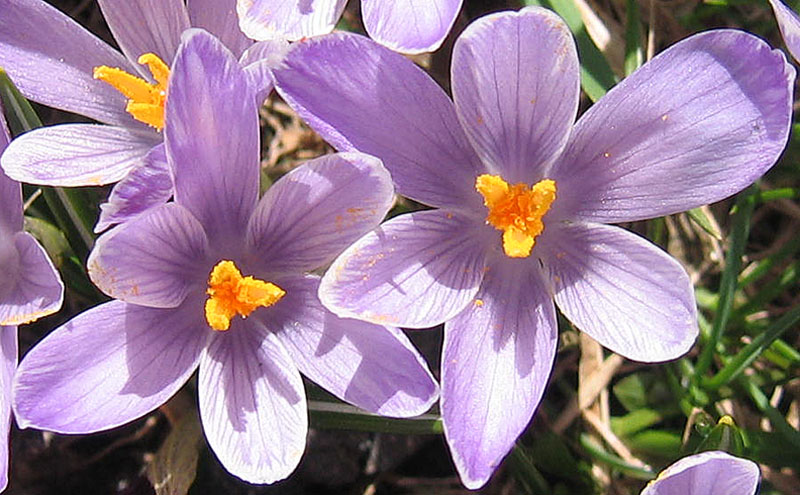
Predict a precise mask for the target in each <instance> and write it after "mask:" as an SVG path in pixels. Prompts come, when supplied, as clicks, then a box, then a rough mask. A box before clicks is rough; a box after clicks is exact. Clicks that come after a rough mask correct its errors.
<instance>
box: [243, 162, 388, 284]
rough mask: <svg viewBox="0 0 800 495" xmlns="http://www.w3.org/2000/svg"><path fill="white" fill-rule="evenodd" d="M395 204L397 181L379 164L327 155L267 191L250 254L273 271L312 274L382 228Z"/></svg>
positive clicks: (249, 239)
mask: <svg viewBox="0 0 800 495" xmlns="http://www.w3.org/2000/svg"><path fill="white" fill-rule="evenodd" d="M393 202H394V188H393V187H392V179H391V177H390V176H389V172H387V171H386V169H385V168H384V167H383V165H381V162H380V160H378V159H377V158H375V157H372V156H370V155H365V154H362V153H338V154H333V155H326V156H323V157H320V158H317V159H315V160H312V161H309V162H306V163H305V164H304V165H302V166H300V167H298V168H296V169H294V170H292V171H291V172H289V173H288V174H286V175H285V176H284V177H282V178H281V179H280V180H278V181H277V182H276V183H275V184H274V185H273V186H272V187H270V188H269V189H268V190H267V192H266V194H264V197H263V198H262V200H261V202H260V203H259V205H258V207H257V208H256V211H255V213H254V214H253V217H252V219H251V221H250V225H249V228H248V235H247V242H248V246H249V247H248V249H249V251H250V253H252V254H253V255H254V256H257V257H258V260H257V262H258V263H259V264H261V265H262V266H264V267H268V268H269V270H273V271H274V270H278V271H288V272H292V271H294V272H302V271H309V270H313V269H315V268H319V267H320V266H323V265H325V264H328V263H330V262H331V261H332V260H333V258H335V257H336V256H337V255H338V254H339V253H341V252H342V251H343V250H344V249H345V248H346V247H348V246H349V245H350V244H352V243H353V242H355V241H356V240H357V239H358V238H359V237H361V236H362V235H364V234H366V233H367V232H369V231H370V230H372V229H374V228H375V227H377V226H378V224H379V223H380V221H381V220H383V217H384V216H385V215H386V213H387V212H388V211H389V208H391V206H392V203H393Z"/></svg>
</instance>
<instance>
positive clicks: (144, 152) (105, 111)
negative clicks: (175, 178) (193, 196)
mask: <svg viewBox="0 0 800 495" xmlns="http://www.w3.org/2000/svg"><path fill="white" fill-rule="evenodd" d="M98 1H99V4H100V8H101V9H102V11H103V15H104V16H105V19H106V22H107V23H108V25H109V28H110V29H111V32H112V34H113V35H114V38H115V39H116V41H117V43H118V44H119V46H120V48H121V50H122V53H120V52H119V51H117V50H115V49H114V48H112V47H111V46H110V45H108V44H107V43H105V42H103V41H102V40H100V39H99V38H97V37H96V36H94V35H93V34H91V33H90V32H89V31H87V30H86V29H84V28H83V27H81V26H80V25H79V24H77V23H76V22H75V21H73V20H72V19H70V18H69V17H68V16H66V15H65V14H63V13H62V12H60V11H59V10H57V9H56V8H54V7H52V6H51V5H49V4H47V3H46V2H44V1H43V0H4V1H3V4H2V14H1V15H0V67H2V68H3V69H4V70H6V71H7V72H8V73H9V75H10V76H11V79H12V80H13V81H14V83H15V84H16V85H17V86H18V87H19V89H20V90H21V91H22V93H23V94H24V95H25V96H26V97H28V98H30V99H32V100H34V101H37V102H39V103H42V104H45V105H49V106H52V107H55V108H59V109H61V110H66V111H69V112H73V113H77V114H80V115H85V116H87V117H89V118H92V119H94V120H97V121H98V122H101V123H102V124H61V125H55V126H51V127H45V128H42V129H36V130H34V131H32V132H29V133H26V134H24V135H22V136H21V137H19V138H17V139H16V140H14V142H13V143H12V144H11V146H10V147H9V150H8V153H6V155H5V156H4V158H3V160H2V166H3V168H4V169H5V171H6V173H7V174H8V175H9V176H11V177H12V178H14V179H16V180H19V181H21V182H28V183H31V184H44V185H50V186H86V185H101V184H108V183H112V182H117V181H119V180H121V179H125V180H124V181H123V183H122V184H121V185H120V187H119V188H118V189H117V190H115V191H114V192H113V193H112V195H111V200H110V203H109V204H108V205H106V206H105V207H104V209H103V213H102V215H101V218H100V222H99V223H98V226H97V230H98V231H100V230H103V229H105V228H107V227H108V226H109V225H111V224H113V223H117V222H120V221H124V220H126V219H128V218H132V217H133V216H135V215H136V214H139V213H141V212H142V211H144V210H145V209H147V208H149V207H150V206H153V205H155V204H162V203H163V202H164V201H166V200H167V199H168V198H169V196H170V194H171V187H170V185H171V184H170V183H169V180H168V179H169V178H168V176H167V167H166V163H165V162H164V160H163V158H164V152H163V149H162V148H163V144H162V142H163V136H162V133H161V132H160V128H161V127H163V104H164V101H165V99H166V96H167V93H168V91H167V90H168V77H169V65H170V64H171V63H172V60H173V58H174V56H175V50H176V48H177V47H178V43H179V42H180V36H181V33H182V32H183V31H184V30H185V29H187V28H189V27H190V26H195V27H202V28H204V29H207V30H208V31H210V32H211V33H213V34H214V35H215V36H217V37H218V38H220V40H222V42H223V43H224V44H225V45H226V46H227V47H228V48H229V49H230V50H231V51H233V52H234V54H235V55H236V56H237V57H239V56H240V57H241V62H242V63H243V64H244V65H247V68H248V74H249V76H250V77H251V78H252V81H253V84H254V85H256V86H257V87H258V88H259V89H260V90H261V92H260V95H262V96H263V94H264V93H263V92H268V91H269V90H270V89H271V86H272V84H271V81H270V78H269V76H268V73H267V71H265V70H262V69H263V62H262V60H263V59H264V58H265V57H267V56H268V55H270V54H272V53H274V52H278V51H280V46H277V45H275V44H258V45H256V46H253V42H252V41H251V40H249V39H247V38H246V37H245V36H244V34H242V32H241V31H240V30H239V27H238V22H237V17H236V12H235V0H188V4H186V3H184V0H159V1H157V2H153V1H150V0H98ZM32 33H42V35H41V36H34V35H33V34H32ZM103 124H105V125H103ZM129 174H130V176H129ZM126 176H127V177H126Z"/></svg>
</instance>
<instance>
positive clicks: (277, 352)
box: [14, 30, 438, 483]
mask: <svg viewBox="0 0 800 495" xmlns="http://www.w3.org/2000/svg"><path fill="white" fill-rule="evenodd" d="M184 38H185V41H184V43H183V44H182V45H181V47H179V48H178V54H177V56H176V60H175V63H174V64H173V72H172V76H171V77H172V80H171V82H170V96H169V98H168V100H167V103H166V121H165V124H166V125H165V128H164V141H165V149H166V158H167V162H168V163H169V167H170V170H171V175H172V177H173V178H174V185H175V194H174V198H175V200H174V201H173V202H169V203H167V204H165V205H161V206H158V207H155V208H153V209H151V210H150V211H148V212H145V213H143V214H142V215H140V216H138V217H137V218H135V219H133V220H130V221H128V222H126V223H124V224H122V225H120V226H117V227H116V228H114V229H113V230H111V231H110V232H108V233H106V234H104V235H102V236H101V237H100V238H98V240H97V243H96V246H95V249H94V250H93V251H92V253H91V255H90V257H89V261H88V265H89V274H90V276H91V278H92V280H93V281H94V282H95V283H96V284H97V285H98V286H99V287H100V288H101V289H102V290H103V291H104V292H106V293H107V294H108V295H109V296H111V297H113V298H115V300H113V301H111V302H108V303H104V304H101V305H99V306H97V307H95V308H92V309H90V310H88V311H86V312H84V313H82V314H80V315H78V316H77V317H75V318H74V319H72V320H71V321H69V322H67V323H66V324H65V325H63V326H61V327H60V328H57V329H56V330H54V331H53V332H52V333H51V334H50V335H48V336H47V337H46V338H45V339H44V340H43V341H42V342H40V343H39V344H38V345H37V346H36V347H34V348H33V349H32V350H31V351H30V352H29V353H28V354H27V355H26V356H25V358H24V359H23V361H22V363H21V364H20V367H19V371H18V372H17V376H16V380H15V385H14V406H15V412H16V415H17V421H18V422H19V424H20V425H21V426H22V427H36V428H40V429H45V430H52V431H56V432H63V433H89V432H95V431H100V430H106V429H109V428H113V427H115V426H118V425H121V424H124V423H127V422H129V421H131V420H133V419H135V418H138V417H140V416H142V415H144V414H147V413H148V412H150V411H152V410H153V409H155V408H156V407H158V406H159V405H161V404H163V403H164V402H165V401H166V400H167V399H169V398H170V397H171V396H172V395H173V394H174V393H175V392H176V391H177V390H178V389H179V388H180V387H181V386H182V385H183V384H184V383H185V382H186V380H188V379H189V377H190V376H191V375H192V374H193V373H194V371H195V370H196V369H198V368H199V379H198V385H197V388H198V393H199V403H200V418H201V420H202V423H203V428H204V431H205V435H206V438H207V439H208V442H209V444H210V446H211V449H212V450H213V451H214V453H215V454H216V455H217V457H218V458H219V459H220V461H221V462H222V464H223V465H224V466H225V467H226V469H228V471H230V472H231V473H232V474H234V475H236V476H238V477H240V478H242V479H244V480H246V481H249V482H253V483H272V482H274V481H277V480H280V479H283V478H285V477H286V476H288V475H289V473H291V472H292V470H293V469H294V467H295V466H296V465H297V463H298V462H299V460H300V457H301V456H302V454H303V451H304V449H305V441H306V433H307V429H308V420H307V406H306V396H305V390H304V388H303V382H302V380H301V378H300V373H303V374H304V375H305V376H307V377H308V378H309V379H311V380H312V381H314V382H316V383H317V384H319V385H320V386H321V387H323V388H325V389H327V390H328V391H330V392H331V393H333V394H334V395H336V396H337V397H340V398H341V399H342V400H345V401H347V402H350V403H352V404H354V405H356V406H359V407H361V408H363V409H366V410H368V411H371V412H375V413H379V414H383V415H388V416H414V415H418V414H421V413H423V412H425V411H426V410H427V409H428V408H429V407H430V406H431V404H432V403H433V402H435V400H436V398H437V396H438V387H437V385H436V382H435V381H434V380H433V378H432V376H431V374H430V372H429V371H428V369H427V366H426V365H425V364H424V360H423V359H422V358H421V356H420V355H419V354H418V353H417V352H416V351H415V349H414V348H413V346H412V345H411V343H410V342H409V341H408V339H407V338H406V337H405V336H404V335H403V333H402V332H401V331H399V330H397V329H395V328H390V327H385V326H380V325H375V324H371V323H366V322H362V321H359V320H350V319H343V318H339V317H337V316H335V315H334V314H333V313H331V312H329V311H327V310H326V309H325V308H323V307H322V304H321V303H320V301H319V299H318V298H317V288H318V286H319V276H318V275H314V274H311V273H309V272H310V271H311V270H315V269H318V268H319V267H321V266H325V265H326V264H327V263H329V262H330V261H331V260H332V259H333V258H334V257H335V256H336V255H337V254H338V253H339V252H341V251H342V250H343V249H344V248H345V247H346V246H347V245H349V244H350V243H351V242H353V241H354V240H355V239H357V238H358V237H360V236H361V235H363V234H364V233H365V232H367V231H369V230H370V229H372V228H374V227H375V226H377V225H378V223H379V222H380V220H381V219H382V218H383V216H384V215H385V214H386V212H387V210H388V209H389V208H390V207H391V205H392V202H393V199H394V198H393V193H394V191H393V188H392V185H391V180H390V178H389V174H388V172H387V171H386V170H385V169H384V168H383V166H382V165H381V163H380V161H379V160H377V159H376V158H374V157H371V156H368V155H364V154H360V153H345V154H338V155H330V156H326V157H322V158H319V159H317V160H313V161H311V162H308V163H306V164H304V165H303V166H301V167H298V168H297V169H295V170H293V171H292V172H290V173H288V174H287V175H286V176H284V177H283V178H281V179H280V180H278V181H277V182H276V183H275V184H274V185H273V186H272V187H270V188H269V190H268V191H267V192H266V194H265V195H264V196H263V197H262V198H261V200H260V201H259V199H258V193H259V150H260V145H259V126H258V109H257V106H256V103H255V101H256V99H255V98H254V97H253V89H252V87H251V86H250V84H249V81H248V78H247V74H246V73H245V72H244V70H243V69H242V68H241V67H240V65H239V64H238V63H237V61H236V58H235V57H234V56H233V55H232V54H231V53H230V52H229V51H227V50H226V49H225V48H224V47H223V46H222V45H221V44H220V43H219V42H218V41H217V40H216V39H215V38H214V37H212V36H210V35H209V34H208V33H206V32H204V31H202V30H190V31H187V32H186V33H185V35H184ZM230 136H235V137H236V139H230Z"/></svg>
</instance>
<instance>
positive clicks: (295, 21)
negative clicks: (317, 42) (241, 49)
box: [236, 0, 347, 41]
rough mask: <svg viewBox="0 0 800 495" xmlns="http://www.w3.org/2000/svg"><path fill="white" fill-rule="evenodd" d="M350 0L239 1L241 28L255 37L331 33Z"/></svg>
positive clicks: (269, 37)
mask: <svg viewBox="0 0 800 495" xmlns="http://www.w3.org/2000/svg"><path fill="white" fill-rule="evenodd" d="M346 2H347V0H306V1H303V2H287V1H285V0H237V2H236V11H237V12H238V13H239V27H240V28H241V29H242V31H243V32H244V34H246V35H247V36H249V37H250V38H253V39H254V40H258V41H264V40H274V39H285V40H289V41H297V40H299V39H301V38H307V37H309V36H317V35H320V34H326V33H330V32H331V31H332V30H333V27H334V26H335V25H336V21H338V20H339V17H340V16H341V15H342V11H344V6H345V3H346Z"/></svg>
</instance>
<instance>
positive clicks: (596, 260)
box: [541, 223, 698, 362]
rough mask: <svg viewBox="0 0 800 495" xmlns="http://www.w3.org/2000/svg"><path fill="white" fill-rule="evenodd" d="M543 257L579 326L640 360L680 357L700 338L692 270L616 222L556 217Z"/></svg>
mask: <svg viewBox="0 0 800 495" xmlns="http://www.w3.org/2000/svg"><path fill="white" fill-rule="evenodd" d="M548 228H550V229H551V231H550V233H549V235H548V236H547V240H546V245H543V246H541V248H542V251H546V252H547V255H546V257H545V258H543V262H544V264H545V268H546V270H547V271H548V274H549V282H550V283H551V284H552V286H553V287H554V289H555V300H556V303H557V304H558V307H559V309H561V312H562V313H564V316H566V317H567V319H569V320H570V321H571V322H572V323H574V324H575V326H576V327H577V328H578V329H579V330H581V331H584V332H586V333H587V334H589V335H590V336H591V337H592V338H594V339H595V340H597V341H598V342H600V343H601V344H602V345H603V346H605V347H607V348H609V349H610V350H612V351H614V352H616V353H618V354H620V355H622V356H625V357H627V358H629V359H633V360H635V361H643V362H658V361H667V360H671V359H676V358H678V357H680V356H682V355H683V354H685V353H686V352H688V351H689V349H690V348H691V346H692V345H693V344H694V342H695V340H696V339H697V334H698V327H697V308H696V303H695V299H694V290H693V287H692V283H691V281H690V280H689V276H688V275H687V273H686V270H684V268H683V267H682V266H681V265H680V264H679V263H678V262H677V261H676V260H675V259H674V258H672V257H671V256H669V255H668V254H666V253H664V252H663V251H661V250H660V249H659V248H657V247H656V246H654V245H653V244H651V243H650V242H648V241H646V240H644V239H642V238H641V237H639V236H637V235H635V234H632V233H630V232H628V231H625V230H623V229H620V228H618V227H613V226H609V225H597V224H579V223H575V224H572V225H553V226H552V227H548Z"/></svg>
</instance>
